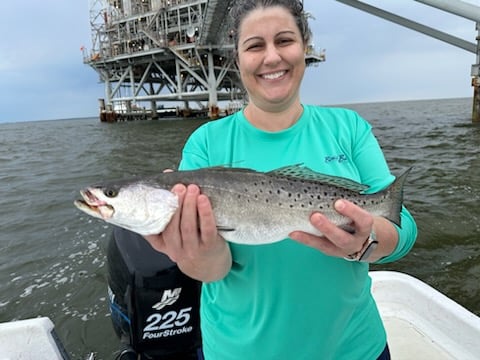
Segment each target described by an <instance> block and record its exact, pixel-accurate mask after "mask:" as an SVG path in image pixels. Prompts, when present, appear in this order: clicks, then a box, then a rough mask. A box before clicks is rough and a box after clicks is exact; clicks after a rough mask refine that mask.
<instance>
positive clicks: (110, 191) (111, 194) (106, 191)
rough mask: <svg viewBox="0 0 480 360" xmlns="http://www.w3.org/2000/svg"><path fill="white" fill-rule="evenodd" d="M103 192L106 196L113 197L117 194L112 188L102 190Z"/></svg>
mask: <svg viewBox="0 0 480 360" xmlns="http://www.w3.org/2000/svg"><path fill="white" fill-rule="evenodd" d="M103 193H104V194H105V196H106V197H109V198H113V197H115V196H117V195H118V192H117V190H115V189H112V188H110V189H105V190H103Z"/></svg>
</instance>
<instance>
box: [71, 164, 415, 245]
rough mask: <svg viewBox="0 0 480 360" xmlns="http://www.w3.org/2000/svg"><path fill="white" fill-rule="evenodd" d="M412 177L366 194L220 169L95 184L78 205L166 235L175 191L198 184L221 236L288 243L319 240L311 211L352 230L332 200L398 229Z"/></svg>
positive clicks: (326, 183) (296, 171) (350, 185)
mask: <svg viewBox="0 0 480 360" xmlns="http://www.w3.org/2000/svg"><path fill="white" fill-rule="evenodd" d="M407 173H408V171H406V172H405V173H404V174H403V175H402V176H400V177H399V178H398V179H397V180H396V181H395V182H394V183H393V184H392V185H390V186H389V187H388V188H387V189H385V190H383V191H380V192H378V193H375V194H369V195H365V194H362V192H363V191H365V190H366V189H368V186H365V185H362V184H358V183H356V182H354V181H351V180H348V179H345V178H339V177H332V176H326V175H322V174H319V173H316V172H314V171H312V170H310V169H308V168H305V167H302V166H290V167H285V168H281V169H277V170H274V171H271V172H267V173H262V172H257V171H253V170H248V169H239V168H224V167H214V168H204V169H199V170H193V171H178V172H170V173H162V174H160V175H157V176H154V177H151V178H145V179H141V180H132V181H127V182H123V183H118V184H110V185H100V186H92V187H90V188H88V189H85V190H83V191H82V192H81V193H82V195H83V198H84V200H83V201H76V202H75V205H76V206H77V207H78V208H79V209H81V210H83V211H85V212H87V213H89V214H90V215H92V216H95V217H99V218H103V219H104V220H105V221H107V222H110V223H112V224H115V225H118V226H121V227H125V228H127V229H130V230H132V231H135V232H138V233H140V234H142V235H148V234H153V233H160V232H162V231H163V229H164V228H165V226H166V225H167V224H168V222H169V221H170V219H171V217H172V216H173V213H174V212H175V210H176V209H177V207H178V203H177V198H176V196H175V195H174V194H173V193H171V192H170V191H169V189H171V188H172V187H173V185H175V184H178V183H183V184H185V185H188V184H196V185H198V186H199V187H200V189H201V191H202V193H203V194H206V195H207V196H208V197H209V198H210V201H211V203H212V207H213V210H214V213H215V218H216V221H217V225H218V227H219V231H220V233H221V234H222V236H223V237H224V238H225V239H226V240H228V241H231V242H235V243H240V244H266V243H273V242H276V241H280V240H282V239H285V238H286V237H288V234H289V233H291V232H292V231H295V230H300V231H306V232H309V233H312V234H316V235H321V234H320V233H319V231H318V230H317V229H315V228H314V227H313V226H312V225H311V223H310V215H311V214H312V213H313V212H321V213H323V214H324V215H326V216H327V217H328V218H329V219H330V220H331V221H332V222H333V223H335V224H336V225H337V226H341V227H345V228H348V225H349V223H350V222H351V220H349V219H348V218H345V217H344V216H341V215H340V214H339V213H338V212H336V211H335V210H334V208H333V204H334V202H335V201H336V200H338V199H342V198H343V199H346V200H349V201H351V202H353V203H355V204H357V205H359V206H360V207H362V208H364V209H365V210H367V211H368V212H370V213H372V214H373V215H376V216H383V217H385V218H387V219H389V220H391V221H392V222H394V223H396V224H398V225H400V211H401V206H402V201H403V199H402V198H403V183H404V181H405V178H406V175H407ZM156 205H158V206H159V208H158V209H156V208H155V206H156Z"/></svg>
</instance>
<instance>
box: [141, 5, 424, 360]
mask: <svg viewBox="0 0 480 360" xmlns="http://www.w3.org/2000/svg"><path fill="white" fill-rule="evenodd" d="M231 16H232V18H233V19H235V20H234V27H235V28H234V31H233V36H234V40H235V48H236V51H237V54H236V56H237V59H236V60H237V65H238V68H239V71H240V75H241V79H242V82H243V84H244V86H245V89H246V91H247V93H248V97H249V103H248V104H247V106H246V107H245V108H244V109H243V110H242V111H239V112H237V113H235V114H233V115H231V116H229V117H226V118H224V119H222V120H217V121H215V122H210V123H207V124H205V125H203V126H201V127H200V128H199V129H197V130H196V131H195V132H194V133H193V134H192V135H191V136H190V138H189V139H188V141H187V143H186V144H185V146H184V149H183V154H182V160H181V163H180V169H181V170H193V169H198V168H205V167H210V166H216V165H224V164H240V165H241V167H244V168H250V169H254V170H257V171H262V172H265V171H270V170H272V169H276V168H285V167H287V166H291V165H295V164H304V165H305V166H306V167H308V168H310V169H312V170H314V171H316V172H318V173H324V174H330V175H335V176H340V177H344V178H348V179H351V180H354V181H356V182H358V183H361V184H365V185H366V186H367V187H368V192H370V193H375V192H378V191H379V190H381V189H384V188H386V187H388V185H390V184H391V183H392V182H393V181H394V179H395V177H394V176H393V175H392V174H391V173H390V170H389V168H388V166H387V163H386V161H385V157H384V155H383V153H382V151H381V149H380V147H379V145H378V142H377V140H376V138H375V137H374V135H373V133H372V128H371V126H370V124H368V123H367V122H366V121H365V120H364V119H362V118H361V117H360V116H359V115H358V114H357V113H355V112H353V111H350V110H347V109H339V108H323V107H318V106H312V105H306V104H303V103H302V102H301V100H300V93H299V89H300V85H301V83H302V79H303V76H304V72H305V51H306V49H307V45H308V42H309V39H310V30H309V27H308V23H307V20H306V15H305V13H304V11H303V6H302V2H301V1H297V0H295V1H292V0H242V1H238V2H236V3H235V6H234V8H233V9H232V13H231ZM332 159H339V160H337V161H335V160H332ZM198 185H199V184H198V183H197V182H195V183H194V184H190V185H188V186H185V185H184V184H177V185H175V186H174V187H173V189H172V191H173V192H175V193H176V194H177V196H178V201H179V209H178V210H177V211H176V213H175V214H174V216H173V217H172V220H171V221H170V223H169V224H168V225H167V227H166V228H165V229H164V230H163V232H162V233H161V234H152V235H148V236H146V239H147V240H148V241H149V242H150V243H151V244H152V246H153V247H154V248H155V249H157V250H158V251H161V252H163V253H165V254H167V255H168V256H169V257H170V258H171V259H172V260H174V261H175V262H176V263H177V266H178V267H179V268H180V270H182V271H183V272H184V273H185V274H187V275H189V276H190V277H192V278H195V279H197V280H200V281H202V282H203V290H202V295H201V318H202V321H201V326H202V337H203V344H204V352H205V358H206V359H208V360H210V359H222V360H237V359H262V360H268V359H335V360H336V359H382V360H384V359H389V351H388V346H387V344H386V334H385V329H384V326H383V324H382V320H381V318H380V315H379V313H378V310H377V307H376V305H375V301H374V299H373V298H372V295H371V291H370V285H371V279H370V278H369V276H368V269H369V265H368V263H369V262H391V261H395V260H398V259H400V258H402V257H403V256H404V255H405V254H407V253H408V251H409V250H410V248H411V247H412V246H413V243H414V242H415V239H416V234H417V229H416V224H415V221H414V220H413V218H412V217H411V215H410V213H409V212H408V211H407V210H406V209H405V208H402V209H401V213H400V222H401V227H399V226H398V225H396V224H394V223H393V222H391V221H389V220H387V219H386V218H384V217H382V216H379V215H378V214H377V215H376V214H374V213H373V212H372V211H371V210H366V209H362V208H361V207H359V206H358V205H356V204H355V203H354V202H352V201H348V200H347V199H345V198H343V199H341V200H336V199H338V198H340V197H341V196H340V195H339V194H335V195H334V199H333V200H332V201H330V202H329V203H330V207H331V208H332V211H333V212H334V213H335V214H337V213H338V214H339V215H341V216H343V217H346V218H348V225H349V226H348V231H346V230H345V227H344V228H341V227H337V225H336V224H335V223H334V222H332V221H331V220H329V218H328V217H327V216H326V211H325V210H322V209H321V208H320V207H318V208H314V209H312V211H309V212H308V214H305V218H306V219H305V220H306V221H307V222H308V221H309V225H311V227H310V229H314V230H305V228H303V231H302V229H300V228H297V229H295V230H293V231H292V232H290V233H289V234H288V237H286V238H284V239H282V240H280V241H278V242H275V243H271V244H262V245H258V246H252V245H246V244H247V243H248V244H251V242H248V241H245V242H243V243H242V244H239V243H232V242H226V241H225V239H224V238H223V237H222V236H221V232H219V230H218V226H217V225H219V226H222V225H224V224H223V223H221V219H220V218H218V217H216V215H217V214H215V213H214V210H213V209H212V203H214V204H215V198H214V196H211V197H209V196H208V193H201V191H200V188H199V187H198ZM260 190H262V191H264V192H266V191H268V184H267V183H265V186H264V188H262V189H260ZM303 194H306V196H310V195H313V194H314V190H313V189H308V188H306V189H305V192H304V193H303ZM211 201H212V202H211ZM293 201H295V199H294V200H293ZM230 211H233V210H232V209H230ZM244 211H245V215H244V218H246V217H247V216H248V215H251V214H250V213H249V211H248V209H244ZM322 211H325V213H322ZM247 213H248V215H247ZM217 220H218V224H217ZM252 222H253V221H252ZM264 222H265V223H267V224H268V226H270V227H271V232H272V233H274V232H275V230H276V229H277V228H278V227H281V224H278V221H275V220H274V219H273V217H272V218H270V219H268V220H267V221H264ZM320 234H321V235H320ZM225 237H226V238H228V236H227V235H225ZM266 237H267V236H266ZM372 244H375V245H376V246H373V247H372V246H371V245H372ZM351 260H353V261H351ZM299 301H301V304H302V306H301V307H299V306H298V304H299Z"/></svg>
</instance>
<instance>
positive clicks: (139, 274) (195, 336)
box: [107, 227, 203, 360]
mask: <svg viewBox="0 0 480 360" xmlns="http://www.w3.org/2000/svg"><path fill="white" fill-rule="evenodd" d="M107 261H108V292H109V303H110V312H111V316H112V322H113V327H114V329H115V332H116V334H117V335H118V336H119V338H120V340H121V342H122V344H123V345H124V348H123V349H122V350H121V351H120V353H119V354H118V355H117V357H116V360H138V359H141V360H151V359H152V360H153V359H155V360H201V359H203V354H202V350H201V345H202V341H201V334H200V315H199V313H200V311H199V308H200V286H201V283H200V282H198V281H196V280H193V279H191V278H190V277H188V276H186V275H185V274H183V273H182V272H181V271H180V270H179V269H178V267H177V266H176V264H175V263H174V262H172V261H171V260H170V259H169V258H168V256H166V255H164V254H162V253H159V252H157V251H155V250H154V249H153V248H152V247H151V246H150V244H149V243H148V242H147V241H146V240H145V239H144V238H143V237H142V236H141V235H138V234H136V233H133V232H131V231H128V230H125V229H122V228H119V227H115V228H114V229H113V232H112V236H111V238H110V241H109V244H108V250H107Z"/></svg>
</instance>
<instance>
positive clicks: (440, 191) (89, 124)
mask: <svg viewBox="0 0 480 360" xmlns="http://www.w3.org/2000/svg"><path fill="white" fill-rule="evenodd" d="M345 107H349V108H352V109H354V110H356V111H358V112H359V113H360V114H361V115H362V116H363V117H365V118H366V119H368V120H369V121H370V123H371V124H372V125H373V126H374V132H375V134H376V136H377V138H378V139H379V142H380V144H381V146H382V148H383V150H384V152H385V155H386V157H387V160H388V162H389V164H390V166H391V168H392V171H393V172H394V173H397V174H398V173H399V172H401V171H403V170H405V169H406V168H407V167H410V166H413V170H412V172H411V173H410V175H409V178H408V180H407V184H406V188H405V204H406V206H407V207H408V208H409V209H410V210H411V212H412V213H413V215H414V216H415V218H416V220H417V223H418V226H419V231H420V233H419V238H418V240H417V243H416V245H415V247H414V248H413V250H412V251H411V253H410V254H409V255H408V256H407V257H405V258H404V259H402V260H400V261H399V262H396V263H394V264H388V265H382V266H375V267H374V268H375V269H381V270H396V271H402V272H405V273H408V274H411V275H413V276H416V277H418V278H420V279H421V280H423V281H425V282H427V283H428V284H430V285H432V286H434V287H435V288H437V289H438V290H440V291H441V292H443V293H445V294H446V295H448V296H450V297H451V298H453V299H454V300H455V301H457V302H459V303H460V304H462V305H463V306H465V307H466V308H468V309H469V310H471V311H473V312H475V313H476V314H478V315H480V302H479V301H478V299H479V298H480V126H476V125H473V124H472V123H471V120H470V112H471V100H470V99H446V100H429V101H408V102H390V103H371V104H356V105H345ZM202 123H203V121H201V120H182V121H179V120H175V121H138V122H127V123H117V124H104V123H100V122H99V121H98V120H97V119H96V118H91V119H73V120H56V121H41V122H40V121H39V122H29V123H7V124H0V230H1V231H0V322H4V321H10V320H14V319H25V318H31V317H37V316H49V317H50V318H51V319H52V320H53V322H54V323H55V325H56V329H57V332H58V334H59V336H60V338H61V340H62V341H63V343H64V345H65V347H66V349H67V351H68V352H69V353H70V354H71V356H72V359H82V358H83V357H84V356H85V355H86V354H87V353H89V352H90V351H94V352H96V353H97V354H98V358H100V359H112V358H113V355H112V354H113V353H114V351H115V350H117V349H118V347H119V342H118V340H117V338H116V336H115V333H114V331H113V327H112V325H111V322H110V317H109V311H108V305H107V285H106V281H107V280H106V245H107V242H108V239H109V235H110V227H109V226H108V225H106V224H105V223H103V222H100V221H99V220H96V219H93V218H90V217H88V216H87V215H84V214H83V213H81V212H80V211H78V210H77V209H76V208H75V207H74V206H73V204H72V202H73V200H74V199H75V198H77V197H78V190H79V189H80V188H82V187H84V186H86V185H89V184H91V183H94V182H97V181H99V180H105V179H116V178H123V177H131V176H137V175H144V174H152V173H154V172H158V171H161V170H162V169H164V168H172V167H173V168H174V167H176V165H177V164H178V161H179V157H180V151H181V148H182V145H183V144H184V142H185V140H186V138H187V137H188V135H189V134H190V133H191V132H192V131H193V130H194V129H195V128H196V127H198V126H199V125H201V124H202Z"/></svg>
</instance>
